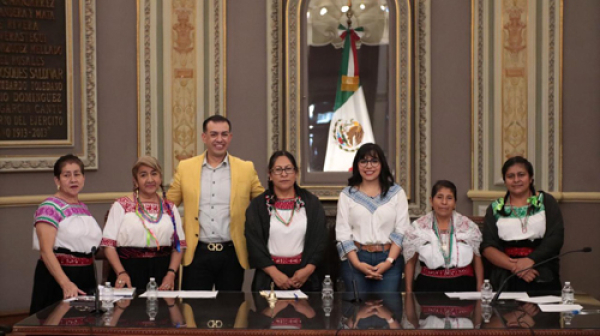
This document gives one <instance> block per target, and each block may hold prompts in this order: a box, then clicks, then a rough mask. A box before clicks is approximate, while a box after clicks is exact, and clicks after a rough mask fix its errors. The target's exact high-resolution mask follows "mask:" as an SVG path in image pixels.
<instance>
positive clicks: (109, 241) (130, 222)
mask: <svg viewBox="0 0 600 336" xmlns="http://www.w3.org/2000/svg"><path fill="white" fill-rule="evenodd" d="M143 206H144V208H145V209H146V211H148V212H149V213H150V214H151V215H152V216H156V215H157V214H158V213H159V211H160V205H159V204H157V203H143ZM170 206H171V209H174V211H173V214H174V216H175V223H176V227H177V234H178V236H179V241H180V243H181V247H182V248H184V247H186V243H185V234H184V232H183V229H182V227H181V217H180V216H179V211H177V209H176V208H175V206H174V205H173V203H170ZM144 224H145V225H146V227H148V228H149V229H150V230H151V231H152V233H153V234H154V236H156V238H157V239H158V243H159V245H160V246H172V244H173V238H174V235H173V233H174V232H175V231H174V228H173V221H172V220H171V216H169V215H168V214H167V209H165V208H163V215H162V217H161V219H160V221H158V223H151V222H149V221H147V220H144V222H143V223H142V219H141V218H139V217H138V216H137V214H136V212H135V202H134V201H132V200H130V199H129V198H128V197H121V198H119V199H117V200H116V201H115V203H113V205H112V207H111V208H110V212H109V213H108V219H107V221H106V225H105V226H104V233H103V239H102V244H101V245H102V246H113V247H120V246H126V247H150V248H156V240H155V239H154V237H153V236H152V235H150V236H149V237H148V235H147V234H148V231H147V230H146V228H145V227H144ZM148 238H149V240H148Z"/></svg>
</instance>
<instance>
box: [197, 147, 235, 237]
mask: <svg viewBox="0 0 600 336" xmlns="http://www.w3.org/2000/svg"><path fill="white" fill-rule="evenodd" d="M230 198H231V169H230V166H229V155H226V156H225V159H224V160H223V162H221V163H219V165H217V167H215V168H213V167H212V166H211V165H210V164H208V161H207V158H206V157H205V158H204V162H203V163H202V178H201V183H200V201H199V202H200V203H199V205H198V211H199V214H198V219H199V221H200V236H199V238H198V239H199V240H200V241H201V242H204V243H222V242H227V241H231V234H230V233H229V222H230V221H231V218H230V213H229V203H230Z"/></svg>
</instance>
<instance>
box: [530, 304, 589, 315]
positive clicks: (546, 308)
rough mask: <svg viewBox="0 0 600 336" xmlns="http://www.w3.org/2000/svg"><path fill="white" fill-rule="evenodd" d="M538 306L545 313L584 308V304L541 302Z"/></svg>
mask: <svg viewBox="0 0 600 336" xmlns="http://www.w3.org/2000/svg"><path fill="white" fill-rule="evenodd" d="M538 306H539V307H540V310H541V311H543V312H544V313H556V312H573V311H580V310H582V309H583V306H582V305H578V304H548V305H544V304H540V305H538Z"/></svg>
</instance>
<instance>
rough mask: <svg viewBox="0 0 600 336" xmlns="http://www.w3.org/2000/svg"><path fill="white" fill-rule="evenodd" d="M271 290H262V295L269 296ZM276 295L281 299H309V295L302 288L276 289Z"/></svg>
mask: <svg viewBox="0 0 600 336" xmlns="http://www.w3.org/2000/svg"><path fill="white" fill-rule="evenodd" d="M270 292H271V291H268V290H263V291H260V295H262V296H264V297H267V296H268V295H269V293H270ZM274 292H275V296H276V297H277V299H279V300H296V299H308V296H307V295H306V294H304V293H303V292H302V291H301V290H299V289H296V290H276V291H274Z"/></svg>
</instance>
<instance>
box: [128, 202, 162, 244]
mask: <svg viewBox="0 0 600 336" xmlns="http://www.w3.org/2000/svg"><path fill="white" fill-rule="evenodd" d="M158 200H159V203H160V213H159V214H158V215H157V216H156V217H155V218H152V216H151V215H150V214H149V213H148V212H147V211H146V209H145V208H144V205H143V204H142V202H141V201H140V195H139V193H138V192H137V191H136V193H135V214H136V215H137V216H138V218H139V219H140V220H141V222H142V225H143V226H144V229H146V246H150V238H154V241H155V242H156V249H157V250H160V244H159V242H158V238H156V235H155V234H154V232H152V230H150V228H149V227H148V226H147V225H146V220H148V221H149V222H150V223H153V224H156V223H158V222H159V221H160V220H161V218H162V213H163V205H162V199H161V198H160V196H159V197H158ZM140 209H141V210H142V212H141V213H140ZM144 215H146V216H144Z"/></svg>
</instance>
